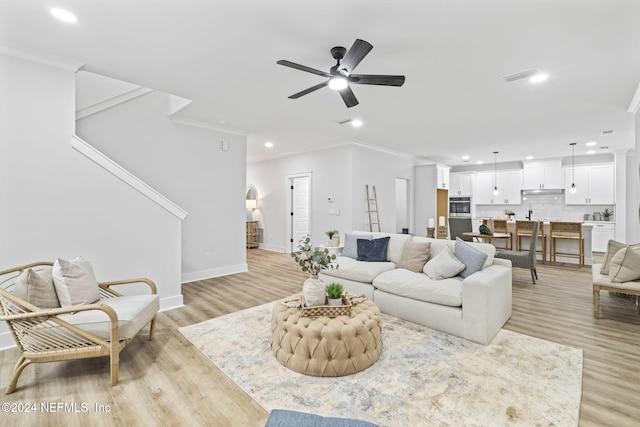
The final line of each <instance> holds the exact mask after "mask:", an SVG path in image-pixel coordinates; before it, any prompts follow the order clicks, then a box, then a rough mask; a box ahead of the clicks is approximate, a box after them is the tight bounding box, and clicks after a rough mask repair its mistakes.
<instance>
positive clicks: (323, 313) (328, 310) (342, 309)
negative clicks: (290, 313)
mask: <svg viewBox="0 0 640 427" xmlns="http://www.w3.org/2000/svg"><path fill="white" fill-rule="evenodd" d="M300 302H301V304H302V306H301V307H300V310H301V311H302V315H303V316H305V317H338V316H351V298H349V296H348V295H342V305H316V306H314V307H306V306H305V304H304V297H303V296H302V295H300Z"/></svg>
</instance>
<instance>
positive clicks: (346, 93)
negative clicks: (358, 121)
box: [340, 86, 358, 108]
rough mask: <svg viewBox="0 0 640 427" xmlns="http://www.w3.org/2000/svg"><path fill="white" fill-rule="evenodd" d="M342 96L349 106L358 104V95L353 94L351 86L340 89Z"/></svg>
mask: <svg viewBox="0 0 640 427" xmlns="http://www.w3.org/2000/svg"><path fill="white" fill-rule="evenodd" d="M340 96H341V97H342V100H343V101H344V103H345V104H346V105H347V108H351V107H355V106H356V105H358V100H357V99H356V96H355V95H354V94H353V91H352V90H351V88H350V87H349V86H347V87H346V88H345V89H342V90H341V91H340Z"/></svg>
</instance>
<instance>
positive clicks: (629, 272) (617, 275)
mask: <svg viewBox="0 0 640 427" xmlns="http://www.w3.org/2000/svg"><path fill="white" fill-rule="evenodd" d="M638 279H640V251H639V250H634V249H633V248H630V247H627V248H622V249H620V250H619V251H618V252H616V254H615V255H614V256H613V258H611V263H610V265H609V280H611V281H612V282H614V283H622V282H630V281H632V280H638Z"/></svg>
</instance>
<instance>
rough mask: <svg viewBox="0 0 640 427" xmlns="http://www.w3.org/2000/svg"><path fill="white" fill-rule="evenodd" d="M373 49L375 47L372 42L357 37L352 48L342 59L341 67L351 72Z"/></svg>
mask: <svg viewBox="0 0 640 427" xmlns="http://www.w3.org/2000/svg"><path fill="white" fill-rule="evenodd" d="M371 49H373V46H372V45H371V44H370V43H368V42H366V41H364V40H360V39H356V41H355V42H353V46H351V49H349V51H348V52H347V54H346V55H345V56H344V58H343V59H342V61H340V69H345V70H347V73H351V72H352V71H353V69H354V68H356V67H357V66H358V64H359V63H360V61H362V59H363V58H364V57H365V56H367V54H368V53H369V52H370V51H371Z"/></svg>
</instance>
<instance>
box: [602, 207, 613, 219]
mask: <svg viewBox="0 0 640 427" xmlns="http://www.w3.org/2000/svg"><path fill="white" fill-rule="evenodd" d="M612 216H613V211H610V210H609V209H608V208H607V209H605V210H604V212H602V217H603V218H611V217H612Z"/></svg>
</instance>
